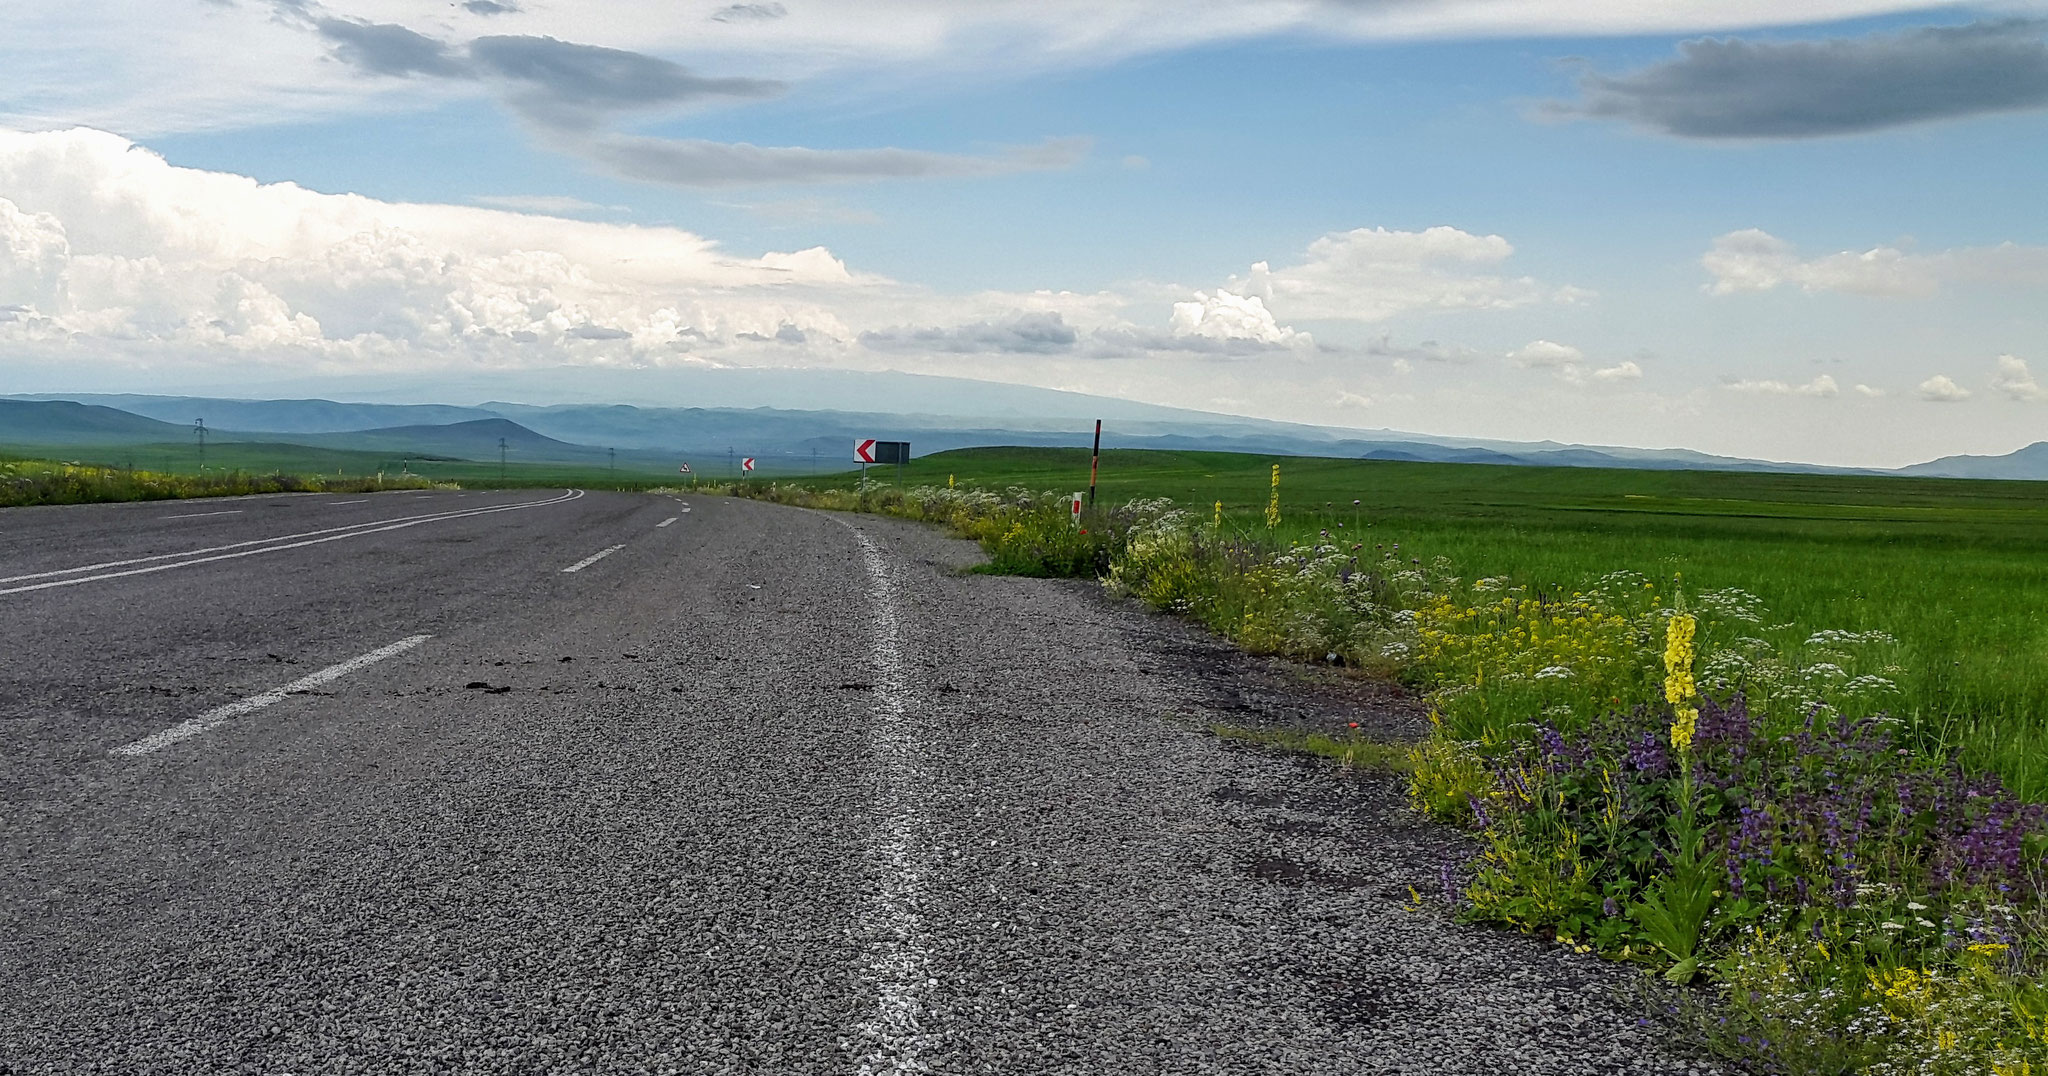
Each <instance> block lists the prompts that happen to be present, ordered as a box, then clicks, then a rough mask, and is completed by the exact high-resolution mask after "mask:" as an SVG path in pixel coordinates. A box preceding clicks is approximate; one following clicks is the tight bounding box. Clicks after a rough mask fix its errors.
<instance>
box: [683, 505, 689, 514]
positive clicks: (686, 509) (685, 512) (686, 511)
mask: <svg viewBox="0 0 2048 1076" xmlns="http://www.w3.org/2000/svg"><path fill="white" fill-rule="evenodd" d="M683 514H684V515H689V514H690V506H689V505H687V504H686V505H684V506H683Z"/></svg>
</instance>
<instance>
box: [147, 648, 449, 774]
mask: <svg viewBox="0 0 2048 1076" xmlns="http://www.w3.org/2000/svg"><path fill="white" fill-rule="evenodd" d="M431 638H433V636H431V635H409V636H406V637H405V638H403V639H400V640H398V641H397V642H395V643H392V644H390V645H389V646H380V647H378V648H377V649H375V650H372V651H370V652H369V653H367V654H360V655H358V656H356V657H352V658H350V659H348V660H347V661H344V662H342V663H341V664H339V665H329V666H328V667H326V668H324V669H322V670H320V671H319V672H316V673H314V674H312V675H311V676H302V677H300V678H298V679H297V680H294V681H292V682H291V683H289V684H286V685H285V686H283V687H280V688H275V689H273V690H270V691H266V692H264V693H263V694H261V695H251V696H249V697H248V698H246V699H243V700H241V701H240V702H231V703H228V704H227V705H226V706H217V707H215V708H213V709H211V710H208V711H206V712H205V713H203V714H200V715H199V716H198V717H195V718H192V719H191V720H189V721H181V722H179V723H177V724H175V725H172V726H171V727H170V728H167V729H165V730H163V731H162V732H158V733H154V734H152V735H149V736H144V737H143V738H142V739H140V740H137V741H135V742H134V743H131V744H124V745H122V746H120V747H116V748H114V750H113V753H114V754H116V755H125V756H127V757H129V758H135V757H137V756H140V755H146V754H149V753H150V752H151V751H155V750H157V749H159V748H164V747H169V746H170V745H172V744H174V743H177V742H178V741H179V740H188V739H191V738H192V737H194V736H197V735H199V734H200V733H202V732H205V731H206V730H208V729H210V728H213V727H215V726H217V725H220V724H222V723H224V722H227V721H232V720H234V719H235V718H238V717H240V716H242V715H243V714H253V713H255V712H256V711H258V710H261V709H263V708H264V707H266V706H271V705H274V704H276V703H280V702H283V701H284V700H286V699H288V698H290V697H292V696H293V695H296V694H298V693H299V692H301V691H311V690H313V689H314V688H316V687H319V686H320V685H322V684H325V683H328V682H329V681H333V680H339V679H341V678H342V677H344V676H347V675H348V674H350V673H352V672H355V671H356V670H358V669H363V668H368V667H369V666H371V665H375V664H376V663H378V662H380V661H383V660H384V659H385V658H388V657H392V656H394V655H398V654H403V653H405V652H406V651H408V650H411V649H412V648H413V647H415V646H418V645H420V644H421V643H424V642H426V641H427V640H428V639H431Z"/></svg>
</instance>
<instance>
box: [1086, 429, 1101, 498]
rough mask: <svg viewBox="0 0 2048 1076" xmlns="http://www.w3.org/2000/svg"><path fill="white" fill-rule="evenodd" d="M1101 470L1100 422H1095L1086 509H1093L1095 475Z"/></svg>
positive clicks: (1089, 460)
mask: <svg viewBox="0 0 2048 1076" xmlns="http://www.w3.org/2000/svg"><path fill="white" fill-rule="evenodd" d="M1101 469H1102V420H1101V419H1099V418H1098V419H1096V420H1095V455H1093V456H1091V457H1089V459H1088V507H1090V508H1093V507H1095V475H1096V472H1098V471H1100V470H1101Z"/></svg>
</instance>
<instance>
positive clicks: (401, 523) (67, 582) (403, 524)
mask: <svg viewBox="0 0 2048 1076" xmlns="http://www.w3.org/2000/svg"><path fill="white" fill-rule="evenodd" d="M581 496H583V491H582V490H570V491H569V492H568V493H567V494H564V495H563V496H560V497H551V498H549V499H548V500H545V501H521V502H518V503H516V504H497V505H492V506H490V507H489V508H465V509H463V510H461V511H459V512H435V513H429V514H427V515H423V516H399V517H398V518H397V519H388V520H387V519H373V520H370V521H368V522H365V523H351V524H349V525H348V526H346V527H329V528H327V529H326V530H317V531H306V532H305V533H303V534H285V535H279V536H278V537H275V538H257V539H253V540H251V541H247V542H234V543H232V544H229V545H217V546H213V547H211V548H207V549H191V550H186V551H185V552H182V553H161V554H158V555H156V556H153V557H135V558H133V559H130V560H112V561H107V562H105V563H101V564H88V565H86V566H84V567H80V568H60V569H58V570H56V571H50V572H34V573H31V574H29V575H10V576H7V577H5V578H0V583H14V582H19V581H21V580H23V579H47V578H49V577H50V576H53V575H72V574H75V573H78V572H89V571H92V570H94V569H97V568H118V567H121V566H123V565H128V564H147V563H149V562H150V561H155V560H173V559H175V558H178V557H188V558H194V559H188V560H178V561H176V563H173V564H160V565H157V566H156V567H154V568H136V569H133V570H130V571H125V572H107V573H105V574H103V575H89V576H85V577H84V578H80V579H62V580H57V581H55V582H50V583H37V584H34V585H32V586H26V587H10V588H7V589H4V590H0V594H20V593H23V592H24V591H30V590H47V589H49V588H51V587H66V586H71V585H73V584H76V583H90V582H94V581H95V580H100V579H119V578H122V577H123V576H130V575H148V574H149V573H151V572H162V571H168V570H170V569H172V568H184V567H188V566H190V565H194V564H208V563H211V562H213V561H216V560H233V559H235V558H236V557H253V556H255V555H256V554H258V553H275V552H278V551H280V550H285V549H298V548H300V547H302V546H309V545H319V544H321V543H322V542H335V541H340V540H341V539H343V538H356V537H360V536H362V535H365V534H377V533H380V532H383V531H395V530H403V529H405V528H407V527H414V526H418V525H419V524H421V523H440V522H443V521H445V520H450V519H467V518H469V517H471V516H483V515H490V514H492V513H495V512H511V511H516V510H518V509H521V508H540V507H545V506H547V505H554V504H561V503H562V502H564V501H573V500H575V499H577V498H578V497H581ZM337 532H340V533H337ZM316 534H324V535H327V536H328V537H325V538H315V539H313V540H312V541H306V542H291V543H289V544H286V545H276V544H273V543H277V542H284V541H286V540H287V539H291V538H305V537H309V536H311V535H316ZM252 545H253V546H261V547H262V548H260V549H244V548H243V547H244V546H252ZM223 549H241V550H242V552H239V553H226V554H222V555H221V556H217V557H202V556H199V554H201V553H213V552H217V551H219V550H223Z"/></svg>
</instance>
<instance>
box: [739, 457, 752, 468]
mask: <svg viewBox="0 0 2048 1076" xmlns="http://www.w3.org/2000/svg"><path fill="white" fill-rule="evenodd" d="M753 469H754V457H752V456H748V457H747V458H746V459H743V460H741V461H740V470H742V471H751V470H753Z"/></svg>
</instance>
